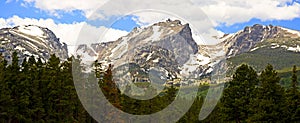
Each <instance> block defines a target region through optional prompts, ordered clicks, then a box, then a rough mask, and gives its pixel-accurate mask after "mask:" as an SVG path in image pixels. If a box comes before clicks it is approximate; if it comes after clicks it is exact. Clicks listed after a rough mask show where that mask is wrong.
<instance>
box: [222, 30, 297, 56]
mask: <svg viewBox="0 0 300 123" xmlns="http://www.w3.org/2000/svg"><path fill="white" fill-rule="evenodd" d="M298 37H300V33H299V32H298V31H294V30H289V29H285V28H282V27H279V26H272V25H269V26H263V25H259V24H256V25H253V26H252V27H245V28H244V30H241V31H239V32H237V33H236V34H227V35H224V37H223V38H224V41H223V42H222V45H224V46H227V49H226V51H227V52H226V55H227V56H228V57H233V56H236V55H238V54H242V53H244V52H248V51H250V50H251V49H252V48H254V47H255V46H256V44H258V43H260V42H263V41H265V40H268V39H274V38H277V39H278V38H298Z"/></svg>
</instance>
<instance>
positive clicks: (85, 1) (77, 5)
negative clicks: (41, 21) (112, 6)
mask: <svg viewBox="0 0 300 123" xmlns="http://www.w3.org/2000/svg"><path fill="white" fill-rule="evenodd" d="M107 1H108V0H24V3H23V5H32V6H34V7H36V8H39V9H41V10H44V11H47V12H49V13H50V14H52V15H55V16H59V14H58V13H59V12H60V11H63V12H68V13H70V12H72V11H74V10H81V11H83V12H84V14H85V16H89V15H90V14H91V13H92V11H93V10H94V9H97V8H98V7H100V6H101V5H103V4H105V3H106V2H107Z"/></svg>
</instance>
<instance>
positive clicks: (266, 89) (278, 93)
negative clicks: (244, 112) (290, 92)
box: [248, 64, 286, 122]
mask: <svg viewBox="0 0 300 123" xmlns="http://www.w3.org/2000/svg"><path fill="white" fill-rule="evenodd" d="M259 80H260V87H258V88H257V90H256V97H255V98H254V99H253V100H252V101H251V108H249V109H250V110H251V111H252V112H253V115H251V117H250V118H249V119H248V121H249V122H284V121H285V119H284V118H285V117H286V116H285V115H286V113H285V112H284V111H285V110H284V109H285V93H284V89H283V87H281V86H280V85H279V81H280V78H279V77H278V75H277V72H276V71H275V70H274V69H273V66H272V65H270V64H268V65H267V66H266V68H265V70H263V71H262V73H261V75H260V76H259Z"/></svg>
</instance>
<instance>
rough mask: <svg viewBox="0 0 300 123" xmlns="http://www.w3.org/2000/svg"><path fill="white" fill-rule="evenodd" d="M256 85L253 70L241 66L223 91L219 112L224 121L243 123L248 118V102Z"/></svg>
mask: <svg viewBox="0 0 300 123" xmlns="http://www.w3.org/2000/svg"><path fill="white" fill-rule="evenodd" d="M257 84H258V77H257V73H256V72H255V70H254V69H253V68H252V67H250V66H248V65H245V64H243V65H241V66H240V67H238V68H237V70H236V71H235V73H234V75H233V79H232V80H231V81H230V82H229V84H228V87H227V88H226V89H225V90H224V93H223V97H222V98H221V102H220V110H219V111H220V112H221V113H222V119H223V120H224V121H235V122H238V123H239V122H244V121H246V119H247V118H248V117H249V115H250V112H249V111H248V109H249V108H250V105H249V104H250V101H251V99H252V98H254V89H255V87H256V86H257Z"/></svg>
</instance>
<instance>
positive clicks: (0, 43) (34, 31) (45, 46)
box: [0, 25, 68, 61]
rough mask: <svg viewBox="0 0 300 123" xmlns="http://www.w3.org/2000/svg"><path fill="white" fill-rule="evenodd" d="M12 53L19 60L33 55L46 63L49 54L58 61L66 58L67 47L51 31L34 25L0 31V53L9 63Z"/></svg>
mask: <svg viewBox="0 0 300 123" xmlns="http://www.w3.org/2000/svg"><path fill="white" fill-rule="evenodd" d="M14 51H17V52H18V54H19V57H20V59H21V60H22V59H23V58H24V57H26V56H31V55H34V56H35V57H40V58H42V59H43V60H44V61H46V60H47V59H49V58H50V55H51V54H55V55H56V56H57V57H59V58H60V59H66V58H68V50H67V45H66V44H65V43H61V42H60V41H59V38H57V37H56V36H55V34H54V33H53V32H52V31H51V30H49V29H47V28H43V27H39V26H35V25H25V26H16V27H13V28H3V29H0V52H1V53H2V54H3V55H4V56H5V58H6V59H7V60H8V61H10V60H11V58H10V57H11V55H12V52H14Z"/></svg>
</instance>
